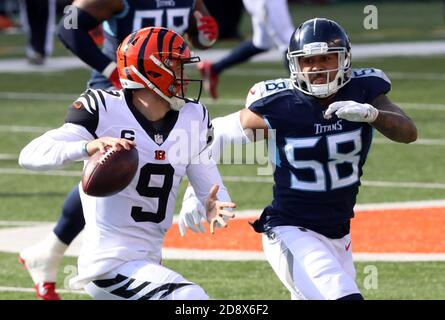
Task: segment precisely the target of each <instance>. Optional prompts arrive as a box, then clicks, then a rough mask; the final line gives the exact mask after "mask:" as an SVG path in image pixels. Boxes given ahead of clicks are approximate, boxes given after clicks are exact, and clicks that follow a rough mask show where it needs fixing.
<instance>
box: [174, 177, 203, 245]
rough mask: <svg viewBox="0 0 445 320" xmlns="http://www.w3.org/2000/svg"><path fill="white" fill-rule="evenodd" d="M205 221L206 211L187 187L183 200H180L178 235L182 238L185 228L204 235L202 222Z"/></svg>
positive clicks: (191, 188)
mask: <svg viewBox="0 0 445 320" xmlns="http://www.w3.org/2000/svg"><path fill="white" fill-rule="evenodd" d="M206 219H207V217H206V210H205V208H204V206H203V205H202V204H201V201H199V199H198V197H196V195H195V191H194V190H193V187H192V186H188V187H187V189H186V190H185V194H184V199H183V200H182V207H181V211H180V212H179V220H178V227H179V233H180V234H181V236H182V237H183V236H184V235H185V231H186V228H189V229H190V230H192V231H193V232H196V233H200V232H202V233H204V232H205V228H204V225H203V222H204V221H205V220H206Z"/></svg>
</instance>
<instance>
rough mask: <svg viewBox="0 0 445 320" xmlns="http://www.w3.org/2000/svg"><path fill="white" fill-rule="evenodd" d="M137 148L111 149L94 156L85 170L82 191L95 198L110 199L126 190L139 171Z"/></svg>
mask: <svg viewBox="0 0 445 320" xmlns="http://www.w3.org/2000/svg"><path fill="white" fill-rule="evenodd" d="M138 163H139V154H138V151H137V149H136V148H131V149H130V150H125V149H124V148H122V149H121V150H119V151H116V150H112V149H111V148H109V149H108V150H107V151H106V152H105V153H104V154H102V153H100V152H99V151H98V152H96V153H95V154H94V155H92V156H91V157H90V158H89V159H88V162H87V164H86V166H85V168H84V170H83V175H82V189H83V191H84V192H85V193H86V194H88V195H90V196H94V197H108V196H111V195H113V194H116V193H118V192H120V191H122V190H123V189H125V188H126V187H127V186H128V185H129V184H130V182H131V180H133V177H134V175H135V174H136V171H137V169H138Z"/></svg>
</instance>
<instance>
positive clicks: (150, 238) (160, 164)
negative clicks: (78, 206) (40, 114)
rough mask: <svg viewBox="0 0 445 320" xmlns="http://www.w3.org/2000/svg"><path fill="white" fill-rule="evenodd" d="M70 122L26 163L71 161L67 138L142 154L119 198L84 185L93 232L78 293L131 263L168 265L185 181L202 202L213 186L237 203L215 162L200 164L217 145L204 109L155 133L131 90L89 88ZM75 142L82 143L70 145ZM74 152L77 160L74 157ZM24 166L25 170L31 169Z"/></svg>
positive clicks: (174, 116)
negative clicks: (167, 245) (170, 233)
mask: <svg viewBox="0 0 445 320" xmlns="http://www.w3.org/2000/svg"><path fill="white" fill-rule="evenodd" d="M66 122H67V123H66V124H65V125H64V126H63V127H61V128H59V129H56V130H52V131H50V132H48V133H47V134H45V135H43V136H42V137H40V138H37V139H36V140H35V141H33V142H31V143H30V144H29V145H28V146H27V147H26V148H25V149H24V150H23V151H22V154H21V157H20V158H26V159H29V160H27V162H29V163H38V164H39V166H43V167H45V168H46V169H47V168H50V167H58V166H60V165H61V164H65V163H66V162H67V161H66V160H65V159H63V158H64V157H67V156H66V155H63V156H60V154H59V153H60V150H59V149H60V145H58V144H57V143H58V142H60V141H61V140H64V142H63V143H64V144H66V142H67V141H69V143H74V144H75V143H78V141H85V140H86V141H88V140H93V139H95V138H97V137H105V136H110V137H116V138H127V139H131V140H134V141H135V142H136V148H137V150H138V152H139V168H138V171H137V173H136V175H135V177H134V178H133V180H132V181H131V183H130V185H129V186H128V187H126V188H125V189H124V190H122V191H121V192H119V193H118V194H116V195H113V196H110V197H102V198H99V197H92V196H88V195H86V194H85V193H84V192H83V190H82V188H81V187H80V186H79V189H80V195H81V199H82V206H83V210H84V216H85V222H86V227H85V232H84V244H83V248H82V252H81V255H80V257H79V275H78V277H76V278H74V279H73V280H72V286H73V287H74V288H80V287H83V286H84V285H85V284H87V283H88V282H90V281H91V280H93V279H95V278H97V276H100V275H101V274H104V273H106V272H108V271H110V270H112V269H115V268H116V267H118V266H120V265H122V264H123V263H125V262H127V261H132V260H144V259H145V260H150V261H153V262H159V261H160V260H161V247H162V242H163V238H164V235H165V233H166V232H167V230H168V229H169V227H170V226H171V224H172V220H173V213H174V208H175V202H176V196H177V192H178V187H179V184H180V182H181V179H182V178H183V177H184V176H185V175H188V176H189V179H190V182H191V183H192V185H193V187H194V188H195V190H196V192H197V195H198V198H199V199H200V200H201V202H203V203H204V202H205V201H206V199H207V196H208V192H209V191H210V188H211V186H212V185H213V184H214V183H218V184H219V185H220V191H219V193H218V198H219V199H220V200H222V201H230V197H229V196H228V194H227V191H226V190H225V188H224V186H223V184H222V181H221V177H220V175H219V173H218V170H217V168H216V165H215V163H214V161H213V159H209V157H208V156H205V157H199V158H200V161H198V155H201V156H202V155H203V154H207V152H202V151H203V150H204V149H206V147H207V146H208V144H209V143H210V142H211V140H212V126H211V122H210V118H209V113H208V111H207V109H206V108H205V107H204V106H202V105H201V104H195V103H186V104H185V105H184V107H183V108H181V110H180V111H173V110H171V111H169V112H168V113H167V115H166V116H165V117H164V120H163V124H162V126H161V127H158V128H156V124H155V123H152V122H150V121H148V120H147V119H146V118H145V117H144V116H143V115H142V114H141V113H140V112H139V111H138V110H137V109H136V108H135V107H134V106H133V103H132V94H131V91H125V90H122V91H105V90H88V91H86V92H85V93H84V94H83V95H82V96H81V97H80V98H79V99H78V100H77V101H76V102H75V103H73V105H72V106H71V107H70V110H69V112H68V115H67V118H66ZM73 132H75V134H73ZM71 136H74V137H75V138H74V139H69V138H68V137H71ZM58 137H61V138H58ZM73 140H76V141H73ZM50 146H54V148H51V147H50ZM76 147H78V146H76ZM53 149H54V150H53ZM30 150H31V151H32V152H31V151H30ZM38 150H45V152H46V153H45V154H40V153H39V152H38ZM48 150H50V152H49V153H48ZM51 152H52V153H51ZM68 153H70V154H71V157H72V154H73V153H75V152H68ZM43 158H45V159H47V160H42V159H43ZM32 159H34V160H32ZM69 160H70V161H72V160H73V159H72V158H71V159H69ZM204 160H207V161H204ZM45 161H46V163H45ZM23 162H26V161H24V160H22V163H21V164H22V165H23V166H24V167H29V166H30V165H28V166H27V164H26V163H23ZM68 162H69V161H68ZM34 169H36V168H34Z"/></svg>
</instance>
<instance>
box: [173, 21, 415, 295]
mask: <svg viewBox="0 0 445 320" xmlns="http://www.w3.org/2000/svg"><path fill="white" fill-rule="evenodd" d="M288 58H289V69H290V78H289V79H275V80H268V81H263V82H260V83H257V84H255V85H254V86H253V87H252V88H251V89H250V90H249V93H248V96H247V99H246V108H245V109H243V110H241V111H239V112H237V113H233V114H230V115H228V116H226V117H222V118H216V119H214V121H213V125H214V128H215V138H214V142H213V143H212V155H213V156H214V158H215V159H216V158H217V154H219V153H220V147H221V145H222V144H221V142H224V141H226V142H231V143H246V142H249V141H251V140H254V136H253V135H252V134H251V133H252V130H250V129H260V130H266V133H268V132H269V131H267V129H273V130H274V131H273V132H271V135H272V133H273V137H274V138H275V139H274V140H269V141H268V142H269V148H270V145H271V144H273V146H274V147H275V149H274V151H275V152H274V154H273V157H271V160H272V162H273V163H274V164H275V171H274V182H275V184H274V187H273V201H272V203H271V204H270V205H269V206H267V207H266V208H265V209H264V211H263V213H262V214H261V217H260V218H259V219H258V220H256V221H255V222H254V223H253V227H254V230H255V231H256V232H260V233H262V240H263V249H264V253H265V256H266V258H267V260H268V261H269V263H270V265H271V266H272V268H273V270H274V271H275V273H276V275H277V276H278V277H279V279H280V280H281V282H282V283H283V285H284V286H285V287H286V288H287V289H288V290H289V292H290V293H291V297H292V298H293V299H317V300H324V299H329V300H336V299H341V300H361V299H363V297H362V295H361V293H360V291H359V288H358V286H357V284H356V283H355V268H354V264H353V260H352V252H351V251H352V245H351V237H350V234H349V232H350V220H351V219H352V218H353V217H354V205H355V203H356V196H357V194H358V190H359V186H360V177H361V175H362V174H363V166H364V164H365V161H366V157H367V154H368V151H369V148H370V145H371V142H372V136H373V132H374V130H378V131H379V132H380V133H381V134H382V135H384V136H385V137H387V138H388V139H390V140H392V141H395V142H401V143H410V142H413V141H415V140H416V139H417V129H416V126H415V124H414V123H413V121H412V120H411V119H410V118H409V117H408V116H407V115H406V114H405V113H404V112H403V111H402V109H401V108H400V107H399V106H397V105H396V104H394V103H393V102H391V101H390V99H389V98H388V97H387V95H386V94H387V93H388V92H389V91H390V90H391V82H390V81H389V79H388V77H387V76H386V75H385V74H384V73H383V71H381V70H378V69H375V68H364V69H352V68H351V46H350V42H349V37H348V36H347V34H346V32H345V31H344V29H343V28H342V27H341V26H340V25H339V24H338V23H336V22H335V21H331V20H328V19H323V18H315V19H311V20H308V21H306V22H304V23H303V24H301V25H300V26H299V27H298V28H297V29H296V30H295V31H294V33H293V34H292V37H291V39H290V42H289V49H288ZM263 136H265V135H263ZM388 161H390V160H388ZM200 210H201V209H200V207H199V206H198V205H197V200H196V199H195V198H194V196H193V191H192V190H191V188H189V189H188V190H187V192H186V196H185V197H184V202H183V208H182V210H181V213H180V221H179V225H180V227H181V233H182V234H183V233H184V231H185V227H189V228H191V229H192V230H193V231H199V230H200V229H199V226H198V225H196V221H200V214H199V212H200ZM191 222H193V223H191Z"/></svg>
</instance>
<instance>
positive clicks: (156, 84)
mask: <svg viewBox="0 0 445 320" xmlns="http://www.w3.org/2000/svg"><path fill="white" fill-rule="evenodd" d="M199 61H200V58H199V57H197V56H194V57H192V56H191V53H190V49H189V47H188V45H187V43H186V42H185V41H184V39H183V38H182V37H181V36H180V35H179V34H177V33H176V32H174V31H172V30H169V29H166V28H161V27H148V28H143V29H140V30H138V31H135V32H133V33H131V34H130V35H128V36H127V37H126V38H125V39H124V41H122V43H121V44H120V45H119V47H118V48H117V68H118V72H119V79H120V82H121V84H122V87H123V88H127V89H142V88H148V89H151V90H153V91H154V92H155V93H157V94H158V95H159V96H161V97H162V98H163V99H165V100H167V101H168V102H169V103H170V106H171V108H172V109H174V110H179V109H180V108H181V107H182V106H183V105H184V104H185V103H186V102H198V101H199V98H200V96H201V89H202V80H197V79H188V78H186V77H185V75H184V65H185V64H191V63H197V62H199ZM193 81H195V82H196V81H197V82H199V84H198V85H199V90H198V91H197V92H198V94H197V95H198V96H197V97H196V98H187V97H186V96H185V93H186V90H187V86H188V85H189V83H190V82H193Z"/></svg>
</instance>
